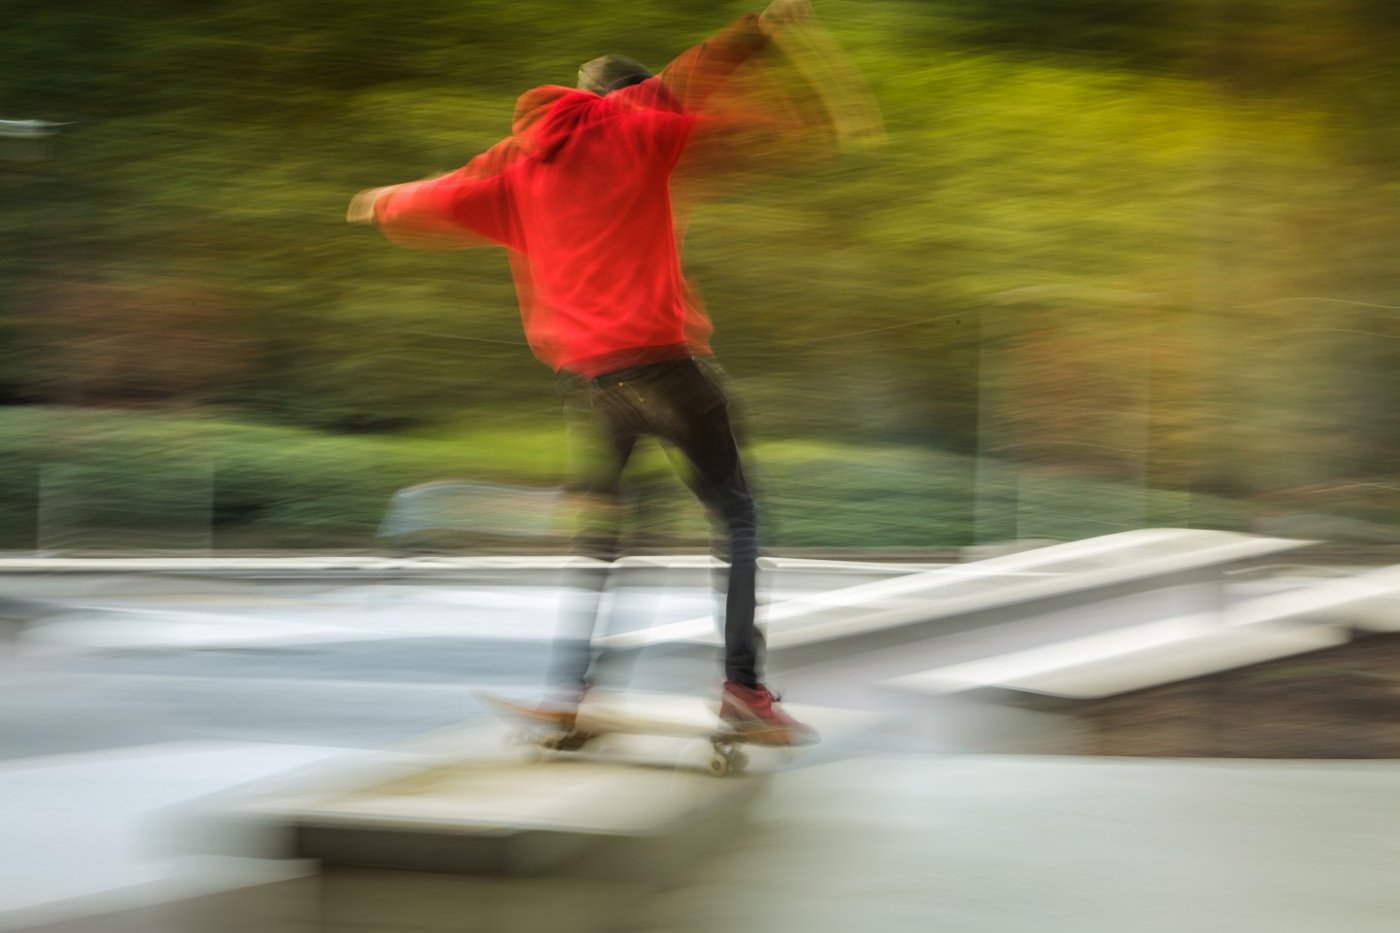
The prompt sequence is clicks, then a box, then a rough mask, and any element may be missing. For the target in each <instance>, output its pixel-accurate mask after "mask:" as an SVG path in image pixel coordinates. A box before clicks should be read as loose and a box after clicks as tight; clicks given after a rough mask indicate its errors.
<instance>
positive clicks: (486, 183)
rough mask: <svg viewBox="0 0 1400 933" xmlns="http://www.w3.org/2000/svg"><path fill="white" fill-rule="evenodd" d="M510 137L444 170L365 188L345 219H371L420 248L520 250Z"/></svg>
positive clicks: (406, 243)
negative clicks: (508, 173) (512, 190)
mask: <svg viewBox="0 0 1400 933" xmlns="http://www.w3.org/2000/svg"><path fill="white" fill-rule="evenodd" d="M512 154H513V147H512V145H511V143H510V141H509V140H507V141H506V142H505V143H501V144H499V145H497V146H495V147H493V148H492V149H490V150H488V151H487V152H485V153H483V154H482V155H480V156H477V157H476V158H475V159H473V160H472V161H471V162H469V163H467V165H465V166H463V167H462V168H460V169H458V170H457V171H455V172H451V173H449V174H446V175H441V176H438V177H437V178H429V179H426V180H424V181H415V182H408V183H406V184H402V185H387V186H385V187H381V188H370V189H367V190H365V191H361V192H360V193H359V194H357V195H355V196H354V198H352V199H351V201H350V207H349V210H347V211H346V215H345V219H346V220H347V221H349V222H350V223H361V224H373V225H375V226H377V227H378V228H379V230H380V232H381V233H383V234H384V236H385V237H387V238H388V239H389V240H390V241H392V242H394V243H396V244H398V245H400V246H407V247H412V248H417V249H470V248H472V247H480V246H508V247H511V248H513V249H520V248H521V243H520V236H519V225H518V224H517V223H516V219H515V210H514V203H513V201H512V199H511V194H510V186H509V183H508V178H507V176H506V171H505V170H506V168H508V166H509V161H510V158H511V156H512Z"/></svg>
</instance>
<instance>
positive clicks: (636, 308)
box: [506, 79, 693, 375]
mask: <svg viewBox="0 0 1400 933" xmlns="http://www.w3.org/2000/svg"><path fill="white" fill-rule="evenodd" d="M654 81H655V79H653V82H654ZM653 82H648V83H653ZM649 93H654V92H653V91H652V90H651V89H650V88H647V87H646V86H645V85H639V86H637V87H635V88H628V89H626V90H624V91H622V92H616V93H613V94H610V95H608V96H606V97H600V96H598V95H596V94H593V93H591V92H588V91H571V92H569V93H567V94H565V95H564V96H562V97H560V98H559V99H557V100H555V101H554V102H553V103H552V104H549V105H548V109H547V111H546V112H545V113H544V114H543V115H541V116H539V117H538V118H537V119H536V120H535V121H534V122H533V124H532V125H531V127H530V130H529V132H528V135H527V136H526V148H527V152H528V153H529V154H528V155H527V156H526V157H525V158H521V159H518V160H517V161H516V162H515V163H514V165H512V167H511V168H510V169H509V170H508V171H507V173H506V180H507V184H508V187H509V190H510V194H511V198H512V201H513V204H514V209H515V215H516V217H517V218H518V222H519V238H520V239H519V247H518V252H519V253H520V254H521V256H522V258H523V261H524V264H525V265H526V266H527V267H528V277H529V286H530V291H531V295H530V296H529V301H528V303H529V307H528V308H527V313H528V314H531V315H533V316H535V319H534V320H533V321H532V327H534V328H535V329H537V330H538V331H542V332H547V333H548V334H549V335H550V336H551V338H552V340H553V341H554V342H555V343H556V345H557V347H558V351H557V352H558V357H557V359H556V364H557V366H558V367H559V368H563V369H569V370H573V371H577V372H581V373H583V374H585V375H592V374H594V373H595V372H597V371H601V370H600V369H599V366H600V365H603V366H606V365H607V364H606V362H601V363H600V361H606V360H608V359H611V358H612V357H613V356H614V355H616V354H618V353H623V352H626V351H629V350H637V349H643V348H663V347H668V346H676V345H683V344H684V343H685V340H686V335H685V330H684V328H685V320H686V297H685V295H686V290H685V281H684V278H683V276H682V272H681V263H680V256H679V252H678V250H677V244H676V231H675V221H674V218H673V216H672V212H671V200H670V188H669V184H670V176H671V172H672V170H673V169H674V168H675V165H676V162H677V161H678V160H679V158H680V155H681V152H682V150H683V149H684V146H685V142H686V138H687V135H688V133H689V130H690V126H691V124H692V122H693V120H692V119H691V118H689V117H687V116H685V115H683V114H680V113H677V112H674V111H667V110H663V109H657V108H654V107H651V106H645V105H644V104H643V101H639V100H638V98H644V97H645V95H647V94H649ZM518 271H519V270H518Z"/></svg>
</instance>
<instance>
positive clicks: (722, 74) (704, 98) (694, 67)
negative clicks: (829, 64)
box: [657, 0, 812, 113]
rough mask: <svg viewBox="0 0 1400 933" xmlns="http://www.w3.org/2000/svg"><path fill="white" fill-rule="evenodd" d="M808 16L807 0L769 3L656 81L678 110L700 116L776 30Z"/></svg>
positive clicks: (687, 53) (680, 58) (678, 60)
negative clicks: (709, 102) (763, 8)
mask: <svg viewBox="0 0 1400 933" xmlns="http://www.w3.org/2000/svg"><path fill="white" fill-rule="evenodd" d="M811 15H812V5H811V3H810V2H809V0H773V2H772V3H770V4H769V5H768V7H767V9H765V10H764V11H763V12H762V13H748V14H745V15H744V16H741V17H739V18H738V19H736V20H735V21H734V22H732V23H730V24H729V25H728V26H726V27H725V28H724V29H722V30H721V31H720V32H719V33H717V34H716V35H714V36H713V37H711V38H709V39H706V40H705V41H704V42H702V43H700V44H699V45H697V46H695V47H693V48H690V49H687V50H686V51H685V52H682V53H681V54H680V55H679V56H677V57H676V59H675V60H674V61H672V62H671V63H670V64H669V65H667V66H666V67H665V68H664V69H662V71H661V74H659V75H658V76H657V77H658V78H660V80H661V84H662V86H663V87H665V89H666V91H667V92H668V93H669V94H670V96H671V97H672V98H673V99H674V101H675V102H676V104H677V105H678V106H679V107H680V109H681V110H683V111H687V112H692V113H694V112H701V111H703V110H704V109H705V104H706V103H707V102H708V101H709V99H710V98H711V97H712V96H713V95H714V94H715V92H716V91H718V90H719V89H721V88H722V87H723V86H724V84H725V82H726V81H727V80H728V79H729V78H730V76H732V75H733V74H734V72H735V71H736V70H737V69H738V68H739V66H741V65H743V64H744V63H745V62H747V61H748V60H749V59H750V58H752V57H753V56H755V55H757V54H758V53H759V52H761V51H763V49H765V48H766V47H767V46H768V40H769V38H771V37H772V36H773V35H774V34H775V33H776V32H778V30H780V29H783V28H785V27H787V26H789V25H791V24H793V23H799V22H802V21H803V20H806V19H807V18H808V17H810V16H811Z"/></svg>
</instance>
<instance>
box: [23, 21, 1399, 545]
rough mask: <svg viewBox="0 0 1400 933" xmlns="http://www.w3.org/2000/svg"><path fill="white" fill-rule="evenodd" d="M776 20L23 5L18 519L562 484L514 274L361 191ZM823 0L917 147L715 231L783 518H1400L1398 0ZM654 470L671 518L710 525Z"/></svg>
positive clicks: (888, 525) (721, 319)
mask: <svg viewBox="0 0 1400 933" xmlns="http://www.w3.org/2000/svg"><path fill="white" fill-rule="evenodd" d="M747 9H748V8H747V7H746V6H744V5H743V4H736V3H731V2H724V3H720V4H716V3H714V2H713V0H705V2H699V0H635V2H628V3H625V4H622V3H611V4H591V5H582V6H581V5H579V4H577V3H574V2H562V0H522V2H515V3H500V2H494V0H490V2H488V0H451V2H447V0H420V2H416V3H414V4H411V5H408V6H402V5H394V4H382V3H369V2H361V0H334V2H330V0H276V2H270V0H213V2H208V3H200V4H188V3H181V2H174V0H127V2H124V3H113V2H96V0H79V2H65V3H51V2H46V0H9V2H8V3H7V4H6V20H7V22H6V29H5V30H4V34H3V37H0V120H5V121H10V122H7V123H3V124H0V133H3V138H0V144H3V145H0V159H3V161H0V203H3V206H4V209H3V211H0V335H2V336H0V547H3V548H7V549H20V550H25V549H39V550H49V551H56V550H65V549H66V550H74V551H81V550H84V549H100V548H122V549H127V550H133V549H142V548H158V549H167V548H174V549H185V548H197V549H209V548H215V549H226V550H232V549H267V548H288V547H291V548H310V549H328V548H352V549H353V548H371V547H375V546H377V545H378V543H380V542H379V539H377V537H376V535H377V534H378V532H380V531H381V530H382V528H383V523H384V520H385V515H386V510H388V509H389V504H390V502H391V499H392V497H393V495H394V493H395V491H396V490H400V489H402V488H404V487H409V486H413V485H417V484H423V483H432V482H434V481H439V480H458V479H460V480H472V481H475V482H484V483H494V484H504V485H506V486H509V487H511V488H514V489H521V490H530V489H535V488H539V489H548V488H551V487H554V486H557V485H558V484H559V483H560V482H561V481H562V478H563V475H564V472H565V468H566V456H565V452H564V449H563V443H562V441H563V434H562V427H561V424H560V419H559V416H558V412H557V406H556V403H555V399H554V396H553V390H552V381H551V378H550V375H549V373H548V371H547V370H546V369H545V368H544V367H542V366H540V365H539V364H538V363H536V362H535V361H534V360H533V359H532V358H531V357H530V355H529V352H528V350H527V349H526V348H525V346H524V342H523V339H522V338H521V335H520V325H519V321H518V312H517V306H516V302H515V298H514V295H513V291H512V288H511V286H510V281H509V276H508V272H507V268H506V259H505V257H504V255H502V254H501V253H500V252H499V251H474V252H466V253H415V252H409V251H404V250H399V249H395V248H393V247H391V246H389V245H388V244H386V243H385V242H384V241H383V240H382V238H380V237H378V236H377V235H375V234H374V233H373V232H372V231H367V230H365V229H361V228H352V227H349V226H347V225H346V224H345V223H344V221H343V216H344V209H345V205H346V202H347V201H348V199H349V197H350V195H351V194H353V193H354V192H355V191H357V190H359V189H361V188H365V187H370V186H373V185H379V184H387V183H392V182H398V181H404V180H409V179H413V178H417V177H422V176H425V175H429V174H432V173H435V172H440V171H444V170H448V169H451V168H454V167H456V166H458V165H460V164H462V163H463V162H465V161H466V160H467V159H468V158H470V157H471V156H472V155H474V154H475V153H477V152H479V151H480V150H482V149H484V148H486V147H487V146H489V145H490V144H492V143H494V142H495V141H496V140H498V139H499V138H501V137H502V136H503V135H505V134H506V133H507V132H508V128H509V122H510V114H511V110H512V106H513V102H514V99H515V97H516V96H517V95H518V94H519V93H520V92H522V91H523V90H525V89H527V88H529V87H531V86H534V85H539V84H547V83H563V84H572V83H573V78H574V74H575V71H576V69H577V66H578V64H579V63H580V62H582V61H584V60H586V59H589V58H591V57H593V56H595V55H598V54H601V53H603V52H610V51H615V52H622V53H625V54H629V55H631V56H633V57H636V58H638V59H641V60H643V61H645V62H647V63H648V64H650V65H651V66H653V67H654V68H659V67H660V66H661V65H663V64H664V63H665V62H666V61H668V60H669V59H670V58H671V57H673V56H674V55H675V54H678V53H679V52H681V51H683V50H684V49H685V48H687V47H688V46H690V45H692V44H694V43H696V42H697V41H699V40H700V39H702V38H703V37H705V36H706V35H709V34H711V33H713V32H715V31H716V30H718V29H719V28H720V27H721V26H722V25H723V24H724V23H725V22H726V21H728V20H729V19H731V18H733V17H734V16H737V15H739V14H740V13H743V12H746V11H747ZM817 13H818V15H819V16H820V17H821V18H822V20H823V22H824V23H825V25H826V27H827V28H828V29H829V30H830V32H831V33H832V34H833V35H834V36H835V37H837V39H838V40H839V41H840V42H841V43H842V44H843V45H844V47H845V49H846V50H847V52H848V53H849V55H850V57H851V59H852V60H853V61H854V62H855V63H856V65H857V67H858V68H859V69H860V71H861V72H862V73H863V74H864V76H865V78H866V80H867V81H868V83H869V85H870V88H871V90H872V91H873V93H874V95H875V97H876V98H877V99H878V101H879V104H880V106H881V108H882V111H883V114H884V119H885V122H886V125H887V128H888V143H887V145H885V146H883V147H879V148H871V149H853V150H851V151H847V152H845V153H843V154H842V155H841V156H840V157H839V158H837V159H834V160H829V161H824V162H821V163H819V164H815V165H805V166H803V168H802V170H801V171H797V172H785V171H783V167H782V166H771V167H765V169H768V171H766V172H765V173H764V177H763V178H762V179H761V181H760V182H759V183H755V184H750V185H748V186H746V187H744V188H743V189H741V190H737V191H735V192H733V193H731V194H729V195H727V196H726V197H724V198H723V199H720V200H718V201H715V202H713V203H710V204H708V205H706V206H704V207H702V208H701V209H700V210H699V211H698V212H697V213H696V215H695V216H694V218H693V220H692V222H691V229H690V234H689V238H688V246H687V251H688V253H687V254H688V261H689V265H690V271H691V273H692V275H693V277H694V278H695V279H696V281H697V283H698V285H699V286H700V288H701V290H702V292H703V294H704V298H705V301H706V304H707V306H708V308H709V311H710V313H711V315H712V317H713V318H714V319H715V322H716V326H717V341H716V348H717V351H718V353H719V357H720V359H721V361H722V362H723V363H724V365H725V366H726V368H727V369H728V371H729V372H730V375H731V376H732V377H733V379H734V382H735V385H736V389H737V392H738V394H739V395H740V397H741V398H743V399H744V400H745V402H746V410H747V415H748V419H749V423H750V425H751V429H752V437H753V445H754V452H755V458H756V462H757V464H758V476H759V481H760V484H761V486H762V489H763V492H764V494H765V498H766V502H767V507H768V517H769V520H768V522H767V524H766V527H765V533H766V535H767V537H768V543H769V545H770V546H774V547H779V548H786V549H804V548H805V549H846V550H852V549H855V550H859V549H884V550H891V549H902V548H914V549H922V548H943V547H958V546H965V545H969V544H976V543H988V542H997V541H1004V540H1008V539H1013V538H1021V539H1024V538H1036V539H1044V538H1059V539H1071V538H1080V537H1087V536H1091V535H1096V534H1102V533H1108V532H1113V531H1119V530H1124V529H1130V528H1136V527H1144V526H1159V525H1178V526H1193V527H1211V528H1225V529H1243V530H1259V531H1264V532H1268V533H1282V534H1288V535H1297V536H1307V537H1321V538H1324V539H1327V540H1341V541H1354V542H1362V543H1390V542H1393V541H1395V540H1397V539H1400V497H1398V496H1397V472H1398V468H1397V466H1396V463H1395V459H1394V456H1393V453H1394V450H1395V448H1396V442H1397V440H1400V419H1397V418H1396V416H1395V398H1396V395H1397V391H1396V390H1397V387H1398V386H1397V383H1398V382H1400V367H1397V365H1396V362H1397V360H1400V341H1397V340H1396V337H1397V336H1400V277H1397V275H1396V272H1395V259H1394V257H1395V255H1396V247H1397V245H1400V214H1397V212H1396V211H1395V210H1394V209H1393V203H1394V200H1395V197H1396V194H1397V191H1400V160H1397V159H1396V158H1395V156H1396V153H1397V151H1400V121H1397V120H1396V119H1395V117H1396V115H1397V110H1400V69H1397V67H1396V64H1395V62H1396V60H1397V59H1396V57H1395V55H1394V53H1395V51H1396V48H1397V39H1400V15H1397V13H1396V10H1395V8H1394V7H1393V6H1392V5H1390V4H1387V3H1384V2H1381V0H1138V2H1135V3H1131V4H1123V3H1116V2H1111V0H1000V2H997V3H989V2H983V0H888V2H872V0H824V2H822V3H820V4H819V5H818V8H817ZM23 121H43V122H42V123H33V122H23ZM50 124H52V125H50ZM641 466H642V469H641V470H640V471H639V473H638V484H637V488H638V490H639V491H640V492H639V496H641V497H643V498H646V497H650V498H652V499H654V500H655V502H656V503H661V505H660V506H656V507H653V508H650V509H648V510H647V514H648V515H649V516H650V517H651V525H649V526H648V529H649V531H650V532H651V533H653V534H655V535H656V536H657V537H658V538H659V540H660V541H661V543H668V542H675V543H679V542H685V541H689V540H690V539H691V538H693V537H696V536H698V535H700V534H701V533H702V525H701V524H700V523H699V520H698V516H696V515H695V514H694V512H695V507H694V506H693V504H691V503H690V502H689V501H687V500H686V499H685V498H684V497H680V496H672V495H670V494H669V492H670V491H671V488H672V486H673V485H674V483H675V480H674V479H672V478H670V475H669V471H668V470H667V468H666V466H665V462H664V458H661V457H660V456H654V457H652V458H651V459H650V460H648V461H646V462H644V463H643V464H642V465H641ZM668 484H670V485H668ZM469 525H470V521H468V520H464V522H463V529H467V526H469ZM468 530H469V529H468Z"/></svg>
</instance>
